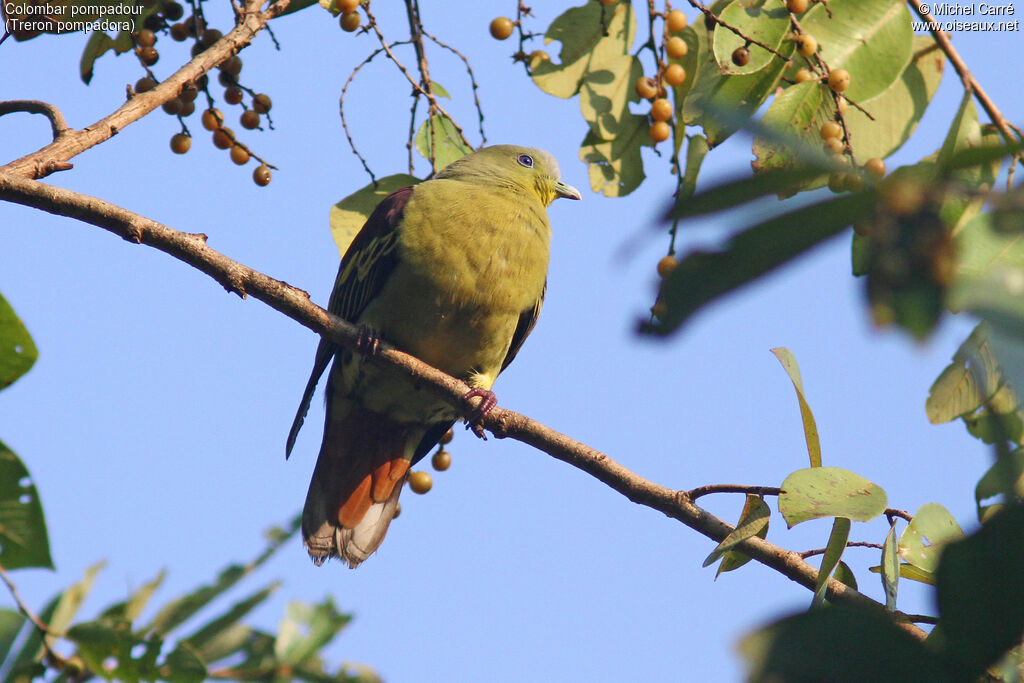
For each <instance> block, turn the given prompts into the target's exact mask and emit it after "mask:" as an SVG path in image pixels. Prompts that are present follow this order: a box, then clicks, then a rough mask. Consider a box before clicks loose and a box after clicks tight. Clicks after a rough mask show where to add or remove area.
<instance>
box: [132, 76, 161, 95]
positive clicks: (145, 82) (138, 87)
mask: <svg viewBox="0 0 1024 683" xmlns="http://www.w3.org/2000/svg"><path fill="white" fill-rule="evenodd" d="M155 87H156V81H154V80H153V79H152V78H150V77H149V76H143V77H142V78H140V79H139V80H137V81H135V92H148V91H150V90H152V89H153V88H155Z"/></svg>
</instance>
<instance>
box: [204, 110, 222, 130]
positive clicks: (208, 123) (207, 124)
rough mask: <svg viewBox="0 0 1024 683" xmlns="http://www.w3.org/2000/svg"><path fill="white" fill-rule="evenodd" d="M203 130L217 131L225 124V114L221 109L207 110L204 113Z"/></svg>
mask: <svg viewBox="0 0 1024 683" xmlns="http://www.w3.org/2000/svg"><path fill="white" fill-rule="evenodd" d="M202 121H203V128H205V129H206V130H217V129H218V128H220V127H221V124H223V123H224V114H222V113H220V109H207V110H206V111H204V112H203V118H202Z"/></svg>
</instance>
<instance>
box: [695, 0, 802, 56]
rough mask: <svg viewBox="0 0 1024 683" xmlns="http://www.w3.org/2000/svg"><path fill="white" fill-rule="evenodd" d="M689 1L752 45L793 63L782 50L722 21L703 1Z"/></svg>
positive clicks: (708, 17) (707, 16) (709, 17)
mask: <svg viewBox="0 0 1024 683" xmlns="http://www.w3.org/2000/svg"><path fill="white" fill-rule="evenodd" d="M687 1H688V2H689V3H690V5H691V6H693V7H694V9H699V10H700V11H701V12H702V13H703V14H704V16H705V17H706V18H707V19H708V20H709V21H713V22H715V23H716V24H718V25H720V26H723V27H725V28H727V29H729V30H730V31H732V32H733V33H735V34H736V35H737V36H739V37H740V38H742V39H743V40H745V41H746V42H748V43H750V44H751V45H757V46H758V47H760V48H763V49H765V50H767V51H768V52H771V53H772V54H773V55H775V56H776V57H778V58H779V59H781V60H782V61H784V62H785V63H786V64H792V63H793V60H792V59H790V58H789V57H787V56H786V55H784V54H782V53H781V52H779V51H778V50H776V49H775V48H774V47H771V46H769V45H767V44H765V43H762V42H761V41H760V40H757V39H756V38H751V37H750V36H748V35H747V34H745V33H744V32H743V31H741V30H739V29H738V28H736V27H735V26H733V25H732V24H730V23H729V22H727V21H722V20H721V19H719V18H718V16H716V15H715V13H714V12H712V11H711V10H709V9H708V8H707V7H705V6H704V4H703V3H701V2H699V0H687Z"/></svg>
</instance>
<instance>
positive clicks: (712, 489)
mask: <svg viewBox="0 0 1024 683" xmlns="http://www.w3.org/2000/svg"><path fill="white" fill-rule="evenodd" d="M709 493H747V494H750V495H754V496H777V495H779V494H780V493H782V489H780V488H778V487H775V486H745V485H743V484H708V485H706V486H698V487H697V488H695V489H692V490H690V491H688V492H687V495H688V496H689V497H690V500H697V499H698V498H700V497H701V496H706V495H708V494H709Z"/></svg>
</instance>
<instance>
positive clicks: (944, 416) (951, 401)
mask: <svg viewBox="0 0 1024 683" xmlns="http://www.w3.org/2000/svg"><path fill="white" fill-rule="evenodd" d="M1002 383H1003V378H1002V373H1000V371H999V365H998V362H997V361H996V358H995V355H994V354H993V353H992V350H991V348H990V346H989V327H988V325H986V324H985V323H979V324H978V325H977V326H976V327H975V328H974V330H973V331H972V332H971V334H970V336H968V337H967V339H966V340H964V343H963V344H961V345H960V348H959V349H957V350H956V353H954V354H953V362H951V363H950V364H949V365H947V366H946V368H945V369H944V370H943V371H942V372H941V373H940V374H939V376H938V378H937V379H936V380H935V382H934V383H933V384H932V387H931V389H930V390H929V392H928V399H927V400H926V401H925V404H924V407H925V412H926V413H927V414H928V420H929V422H931V423H932V424H939V423H942V422H949V421H950V420H955V419H956V418H958V417H960V416H962V415H967V414H968V413H972V412H974V411H975V410H977V409H978V408H980V407H981V406H982V405H983V404H984V403H985V402H986V401H988V400H989V399H990V398H991V397H992V396H993V395H995V393H996V391H998V390H999V388H1000V386H1001V385H1002Z"/></svg>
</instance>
